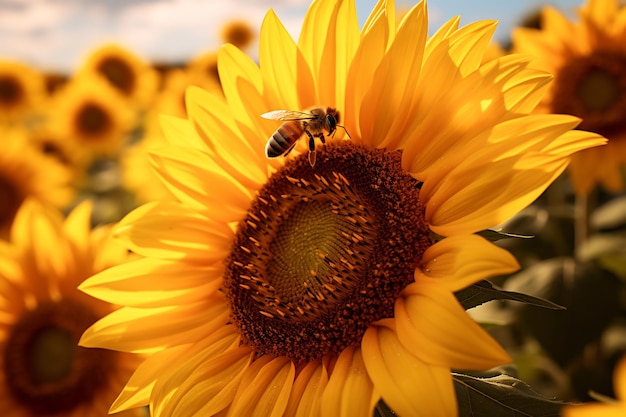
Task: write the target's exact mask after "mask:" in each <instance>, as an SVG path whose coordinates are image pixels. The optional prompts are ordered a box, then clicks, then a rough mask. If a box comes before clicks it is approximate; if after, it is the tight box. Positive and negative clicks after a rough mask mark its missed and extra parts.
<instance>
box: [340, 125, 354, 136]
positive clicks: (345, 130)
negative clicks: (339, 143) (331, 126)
mask: <svg viewBox="0 0 626 417" xmlns="http://www.w3.org/2000/svg"><path fill="white" fill-rule="evenodd" d="M337 127H340V128H342V129H343V131H344V132H346V135H348V138H349V139H352V136H350V133H348V130H347V129H346V128H345V126H341V125H337Z"/></svg>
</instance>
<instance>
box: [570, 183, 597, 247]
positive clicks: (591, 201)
mask: <svg viewBox="0 0 626 417" xmlns="http://www.w3.org/2000/svg"><path fill="white" fill-rule="evenodd" d="M595 202H596V193H595V191H590V192H589V193H587V194H585V195H579V194H576V197H575V201H574V233H575V235H574V239H575V245H576V246H575V248H576V249H579V248H580V247H581V245H583V244H584V243H585V242H586V241H587V239H588V238H589V233H590V231H589V229H590V220H589V219H590V216H591V213H592V212H593V209H594V206H595Z"/></svg>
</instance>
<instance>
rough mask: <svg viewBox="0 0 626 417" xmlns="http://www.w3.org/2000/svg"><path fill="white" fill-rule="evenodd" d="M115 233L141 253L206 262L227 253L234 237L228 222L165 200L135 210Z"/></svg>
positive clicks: (127, 244)
mask: <svg viewBox="0 0 626 417" xmlns="http://www.w3.org/2000/svg"><path fill="white" fill-rule="evenodd" d="M114 233H115V236H116V237H118V238H120V239H121V240H122V241H123V242H124V244H125V245H126V246H127V247H128V248H129V249H131V250H132V251H134V252H136V253H138V254H140V255H142V256H147V257H155V258H162V259H179V260H182V259H184V260H187V261H191V262H197V263H199V264H205V265H207V264H211V263H214V262H221V261H222V259H224V258H225V257H226V256H227V255H228V253H229V250H230V242H231V240H232V237H233V232H232V230H231V229H230V228H229V227H228V225H227V224H224V223H222V222H219V221H216V220H214V219H209V218H207V217H205V216H203V215H202V214H200V213H198V212H197V211H195V210H192V209H190V208H189V207H186V206H185V205H183V204H180V203H177V202H165V201H164V202H153V203H148V204H145V205H143V206H141V207H139V208H137V209H135V210H134V211H132V212H131V213H130V214H128V215H126V217H124V218H123V219H122V220H121V221H120V222H119V224H118V225H117V226H116V228H115V229H114Z"/></svg>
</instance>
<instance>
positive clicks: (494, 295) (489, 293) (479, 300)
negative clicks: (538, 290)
mask: <svg viewBox="0 0 626 417" xmlns="http://www.w3.org/2000/svg"><path fill="white" fill-rule="evenodd" d="M454 295H455V296H456V298H457V300H458V301H459V303H460V304H461V305H462V306H463V308H465V309H466V310H469V309H470V308H473V307H476V306H479V305H481V304H484V303H486V302H488V301H494V300H510V301H518V302H520V303H524V304H529V305H533V306H537V307H543V308H548V309H550V310H565V307H562V306H560V305H558V304H555V303H553V302H552V301H548V300H545V299H543V298H539V297H534V296H532V295H528V294H522V293H519V292H513V291H505V290H503V289H501V288H499V287H497V286H495V285H493V284H492V283H490V282H489V281H486V280H483V281H480V282H477V283H476V284H474V285H470V286H469V287H467V288H464V289H462V290H459V291H457V292H456V293H454Z"/></svg>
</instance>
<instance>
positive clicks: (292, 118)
mask: <svg viewBox="0 0 626 417" xmlns="http://www.w3.org/2000/svg"><path fill="white" fill-rule="evenodd" d="M261 117H263V118H265V119H271V120H281V121H284V122H285V123H283V124H282V125H280V127H279V128H278V129H276V131H275V132H274V133H273V134H272V136H270V138H269V139H268V140H267V143H266V144H265V156H266V157H267V158H278V157H279V156H287V154H289V152H291V150H292V149H293V148H294V147H295V146H296V143H298V139H300V138H301V137H302V136H303V135H304V134H306V135H307V137H308V139H309V164H311V166H314V165H315V138H318V139H319V140H320V141H321V142H322V143H323V144H324V143H326V139H325V138H324V132H327V136H335V131H336V130H337V128H338V127H340V128H342V129H343V130H344V131H345V132H346V134H347V135H348V137H350V134H349V133H348V131H346V128H345V127H343V126H341V125H339V124H337V123H338V122H339V112H338V111H337V109H334V108H332V107H327V108H326V110H324V108H323V107H311V108H309V109H307V110H305V111H296V110H274V111H271V112H269V113H264V114H262V115H261Z"/></svg>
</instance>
